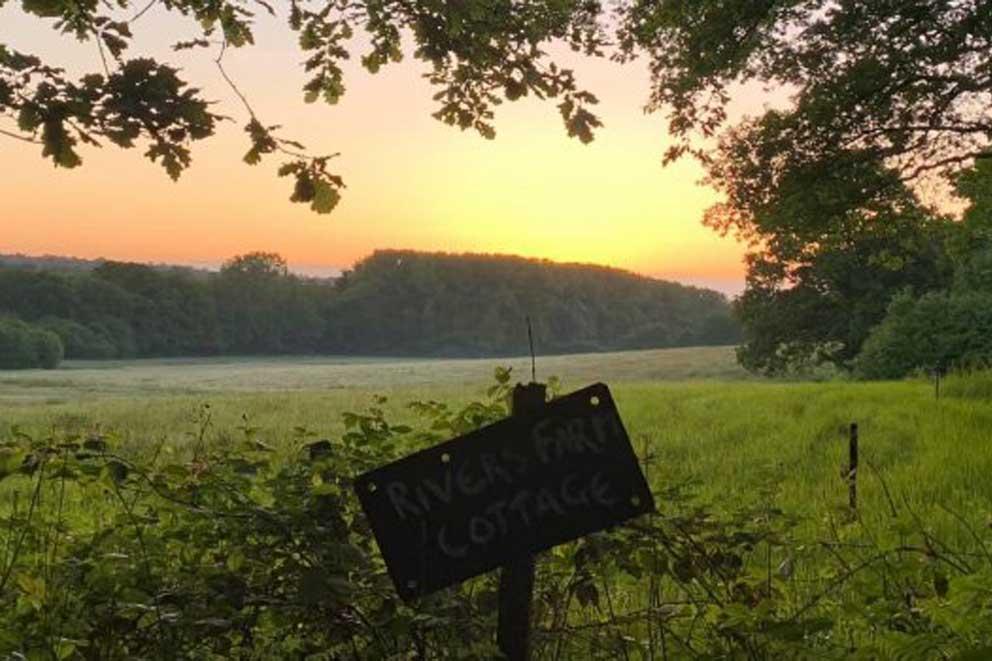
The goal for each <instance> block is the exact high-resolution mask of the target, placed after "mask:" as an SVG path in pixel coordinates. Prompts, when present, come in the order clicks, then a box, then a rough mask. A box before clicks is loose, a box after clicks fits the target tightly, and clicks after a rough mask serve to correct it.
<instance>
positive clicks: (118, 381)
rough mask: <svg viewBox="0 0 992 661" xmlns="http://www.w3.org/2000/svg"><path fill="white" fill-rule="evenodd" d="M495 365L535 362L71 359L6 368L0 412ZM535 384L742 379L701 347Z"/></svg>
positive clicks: (565, 370) (448, 374)
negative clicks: (45, 366)
mask: <svg viewBox="0 0 992 661" xmlns="http://www.w3.org/2000/svg"><path fill="white" fill-rule="evenodd" d="M495 365H506V366H510V367H512V368H513V370H514V374H515V375H517V377H518V378H519V379H521V380H529V377H530V360H529V359H528V358H505V359H503V358H494V359H464V360H440V359H395V358H393V359H391V358H353V357H320V358H198V359H196V358H195V359H158V360H130V361H66V362H65V363H64V364H63V367H61V368H60V369H58V370H55V371H44V370H27V371H2V370H0V405H8V406H11V405H16V404H39V403H40V404H45V405H52V404H63V403H78V402H80V401H87V402H89V401H92V400H94V399H101V398H106V397H150V396H162V395H164V396H174V395H201V394H211V395H212V394H215V393H219V392H282V391H301V390H308V391H331V390H339V389H348V390H377V391H387V390H397V389H407V390H408V389H412V388H422V387H428V388H430V387H436V386H464V385H479V384H482V383H485V382H487V381H488V380H489V378H490V377H491V376H492V371H493V367H494V366H495ZM537 368H538V378H547V377H548V376H551V375H554V376H558V377H559V378H561V379H562V380H563V381H564V382H566V383H571V384H578V383H587V382H590V381H595V380H599V381H606V382H615V381H625V382H628V381H673V380H699V379H726V380H739V379H743V378H746V376H747V375H746V373H745V372H744V371H743V370H742V369H741V368H740V367H739V366H738V365H737V364H736V362H735V360H734V352H733V349H732V348H730V347H700V348H687V349H664V350H653V351H629V352H620V353H599V354H580V355H572V356H548V357H541V358H539V359H538V361H537Z"/></svg>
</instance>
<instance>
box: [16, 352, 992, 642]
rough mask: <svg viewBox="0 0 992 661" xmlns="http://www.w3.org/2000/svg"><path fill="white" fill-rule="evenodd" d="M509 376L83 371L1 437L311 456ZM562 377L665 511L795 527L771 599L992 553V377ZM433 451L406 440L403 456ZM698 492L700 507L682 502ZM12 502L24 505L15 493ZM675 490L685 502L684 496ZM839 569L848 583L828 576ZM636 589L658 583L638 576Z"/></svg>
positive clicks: (724, 356) (678, 367)
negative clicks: (899, 560) (604, 387)
mask: <svg viewBox="0 0 992 661" xmlns="http://www.w3.org/2000/svg"><path fill="white" fill-rule="evenodd" d="M498 365H509V366H512V368H513V372H512V374H513V380H528V377H529V374H530V371H529V368H530V365H529V359H508V360H498V359H494V360H444V361H440V360H438V361H432V360H417V361H398V360H358V359H350V360H349V359H331V358H309V359H270V360H219V359H218V360H196V361H192V360H190V361H185V360H155V361H133V362H127V363H114V362H108V363H98V364H86V363H70V364H69V365H68V367H67V368H66V369H61V370H58V371H55V372H44V373H43V372H30V373H27V372H24V373H12V372H8V373H0V407H2V408H0V435H2V434H6V433H7V432H8V431H9V430H11V429H13V428H17V429H19V430H21V431H23V432H25V433H26V434H28V435H29V436H30V437H32V438H41V437H43V436H45V435H46V434H50V433H52V432H53V431H54V432H55V433H57V434H69V435H73V434H75V435H79V436H83V437H84V436H86V435H87V434H92V433H93V432H94V431H95V430H98V431H100V432H101V433H103V432H109V433H112V434H113V435H114V437H115V438H118V439H119V441H120V443H121V446H122V448H123V450H122V452H124V453H125V454H127V453H128V452H131V453H139V454H140V453H141V451H142V448H144V447H150V446H156V447H163V446H165V447H169V448H171V449H172V450H173V451H175V452H178V453H179V454H180V455H182V454H184V453H190V452H195V450H194V449H191V448H193V447H194V446H195V445H196V444H197V443H202V442H203V441H204V438H205V437H206V438H207V439H212V442H214V443H215V444H217V443H220V444H224V443H228V442H233V441H231V439H233V438H237V437H238V436H239V435H240V434H239V433H238V432H233V430H236V429H242V430H243V429H246V428H250V430H251V437H252V439H255V440H258V441H261V442H263V443H264V444H265V445H266V446H270V447H274V448H289V447H299V441H300V435H301V432H300V430H301V429H305V430H306V434H307V435H308V437H311V438H313V439H329V440H331V442H332V444H336V443H338V442H339V441H338V439H341V438H342V437H343V434H345V433H346V431H347V430H346V425H345V423H344V419H343V417H342V414H343V413H344V412H346V411H350V412H361V411H365V410H367V409H368V408H369V407H373V409H374V408H380V409H381V414H380V413H372V414H369V415H370V416H371V418H369V419H372V418H375V417H376V416H381V417H382V418H384V419H387V420H389V422H390V423H391V424H393V425H395V424H407V425H411V426H413V427H415V428H416V427H417V425H418V424H422V423H418V420H417V416H416V415H415V413H414V412H413V411H412V410H411V409H410V408H409V407H408V406H407V404H408V403H409V402H411V401H428V400H435V401H441V402H445V403H446V404H448V405H449V406H450V407H451V408H452V410H454V409H457V408H458V407H460V406H462V405H465V404H466V403H468V402H470V401H472V400H476V399H485V394H484V393H485V389H486V387H487V386H488V385H489V384H490V383H491V382H492V373H493V369H494V367H496V366H498ZM552 375H555V376H558V377H560V379H561V389H562V391H563V392H568V391H570V390H573V389H576V388H579V387H581V386H583V385H586V384H588V383H589V382H592V381H604V382H606V383H607V384H608V385H610V387H611V389H612V391H613V393H614V396H615V398H616V400H617V403H618V406H619V409H620V412H621V415H622V417H623V420H624V423H625V425H626V427H627V429H628V432H629V433H630V436H631V438H632V440H633V441H634V445H635V448H636V450H637V451H638V453H639V454H640V456H641V460H642V463H643V466H644V468H645V471H646V472H647V474H648V477H649V481H650V482H651V484H652V487H653V488H654V489H656V491H657V492H658V493H659V494H660V496H659V500H658V506H659V512H660V514H661V515H662V517H664V516H666V515H674V514H676V513H677V512H684V511H686V508H689V509H690V510H691V509H692V508H694V507H697V506H699V507H707V508H709V507H712V508H714V509H715V511H716V512H717V513H718V514H717V515H715V516H716V518H715V519H714V520H720V517H721V516H726V517H730V518H729V519H728V522H727V524H726V525H727V526H728V527H729V526H739V527H741V530H744V528H746V527H747V526H750V525H757V524H756V523H755V522H756V521H759V520H760V521H763V522H764V523H762V525H764V524H765V523H768V521H770V520H771V519H772V518H774V517H773V516H772V514H769V515H768V516H767V517H765V518H762V517H761V516H758V515H752V514H748V515H745V516H744V517H743V518H741V519H736V518H733V517H734V516H736V515H731V514H730V512H745V511H746V512H762V511H765V512H769V513H773V512H774V513H776V514H775V516H778V513H785V515H787V517H789V518H790V519H794V520H795V525H794V526H791V524H790V528H789V533H788V535H789V537H788V542H786V541H781V542H776V543H775V545H774V546H773V545H772V543H771V542H768V544H769V547H768V548H769V550H768V551H767V558H763V556H761V557H758V566H757V569H756V570H755V568H754V567H753V566H751V565H752V561H753V559H751V560H749V562H748V563H747V566H748V567H750V570H749V571H751V572H752V573H753V572H754V571H757V573H758V575H762V572H763V571H765V570H767V573H768V585H769V589H771V585H772V573H773V566H774V568H776V569H775V573H776V578H775V580H776V582H778V581H780V580H781V581H785V582H788V581H789V580H792V581H793V582H794V583H793V584H790V586H789V590H792V591H793V595H792V597H793V602H792V603H793V607H794V609H795V603H796V601H795V600H800V596H801V595H804V596H805V597H806V598H810V596H811V595H813V597H814V598H815V599H816V600H817V602H819V601H820V600H821V599H823V596H824V595H820V594H819V592H818V590H820V589H821V588H823V585H824V584H826V585H828V586H830V585H833V583H832V581H835V580H837V578H836V577H837V576H843V575H844V571H847V570H850V568H851V566H852V565H856V561H857V560H858V559H859V558H861V557H862V556H863V555H864V554H866V553H868V551H867V550H866V549H874V550H875V551H878V550H879V549H882V548H887V549H904V550H905V549H917V550H919V549H927V548H931V547H932V549H933V554H932V556H928V555H927V553H928V552H924V553H923V556H924V557H923V558H922V559H917V558H915V557H912V558H910V559H908V560H906V562H907V563H909V565H908V566H909V567H912V568H914V569H912V570H908V569H907V570H905V571H904V570H903V569H900V570H899V571H896V570H895V569H892V571H893V572H894V574H893V575H892V576H893V577H891V580H892V581H894V582H899V581H904V582H906V583H907V585H908V584H910V583H912V580H910V578H907V575H906V574H905V572H910V571H912V572H915V571H927V572H931V573H932V570H933V567H932V565H933V564H935V563H936V564H939V558H940V557H941V556H942V555H943V556H944V557H946V558H948V559H949V560H948V561H949V562H952V563H953V562H957V561H956V560H954V559H955V558H957V559H958V560H960V559H961V558H972V557H975V558H982V557H985V556H987V555H988V554H989V549H990V545H989V543H988V540H987V535H985V534H984V532H982V531H985V530H987V528H988V526H989V525H990V523H992V480H990V479H989V476H990V475H992V431H990V430H992V403H990V402H989V400H988V399H987V394H988V391H987V389H983V388H981V387H975V386H974V383H975V379H976V378H977V377H974V378H970V379H969V378H965V377H958V378H957V379H956V380H955V379H951V380H950V381H949V382H948V383H947V384H945V387H944V392H943V396H942V397H941V398H940V399H937V398H936V397H935V393H934V388H933V384H932V383H931V382H928V381H926V380H907V381H901V382H889V383H870V382H869V383H865V382H852V381H828V382H821V383H814V382H785V381H769V380H756V379H752V378H749V377H748V376H747V375H746V374H745V373H744V372H743V371H742V370H740V369H739V368H738V367H737V366H736V365H735V363H734V361H733V353H732V350H731V349H729V348H706V349H672V350H659V351H643V352H627V353H616V354H590V355H579V356H558V357H542V358H540V359H539V361H538V377H539V378H547V377H550V376H552ZM379 395H381V396H385V397H386V400H385V401H382V400H378V399H376V396H379ZM205 404H208V405H209V409H205V408H204V405H205ZM205 411H209V413H208V420H209V422H208V423H205V420H206V419H205V417H204V415H205V413H204V412H205ZM851 422H857V423H858V424H859V426H860V432H861V464H862V469H861V473H860V475H859V477H858V479H859V483H858V487H859V507H858V510H857V512H856V513H852V512H850V511H849V509H848V508H847V498H848V487H847V482H846V477H845V471H844V466H845V464H846V461H847V438H848V436H847V435H848V427H849V424H850V423H851ZM353 427H354V424H352V425H351V426H350V427H348V429H352V428H353ZM435 429H437V427H435ZM441 429H443V427H441ZM442 435H443V434H442ZM424 442H425V441H423V440H417V439H416V438H413V439H411V440H406V441H401V448H400V449H401V452H400V453H401V454H402V453H403V452H405V451H407V450H410V449H415V448H416V447H418V444H421V445H422V444H423V443H424ZM3 486H5V485H0V487H3ZM683 487H685V488H686V489H688V491H689V492H691V494H692V496H691V499H690V500H685V499H684V498H683V496H680V495H677V494H678V493H681V491H680V490H681V489H682V488H683ZM0 490H2V491H4V492H5V493H6V494H7V495H8V496H9V493H10V489H9V488H7V489H0ZM665 493H672V494H676V495H673V496H672V501H671V502H667V501H666V500H665V497H664V494H665ZM0 495H2V494H0ZM80 506H84V505H82V504H80ZM706 516H709V515H706ZM730 519H732V522H731V521H730ZM765 519H767V521H766V520H765ZM703 520H709V519H706V518H705V517H704V518H703V519H700V521H703ZM701 525H702V524H701ZM741 534H742V535H743V532H742V533H741ZM748 534H751V533H748ZM762 534H764V533H762ZM769 534H770V533H769ZM776 534H777V533H776ZM721 539H723V538H721ZM762 539H764V538H762ZM724 542H725V543H728V544H730V543H731V542H726V540H724ZM724 542H721V543H724ZM714 543H716V542H714ZM733 543H735V544H736V543H738V542H736V541H735V542H733ZM843 547H849V548H850V549H855V551H853V553H854V556H853V557H852V556H846V557H843V558H842V559H841V560H837V561H835V560H833V559H831V555H837V551H836V549H838V548H843ZM747 548H748V549H750V551H749V552H751V551H753V550H754V549H753V547H752V546H748V547H747ZM773 549H774V550H773ZM885 552H886V553H888V551H885ZM910 555H911V556H912V555H913V553H910ZM886 557H887V556H886ZM935 559H936V560H935ZM886 562H888V561H886ZM765 563H767V565H768V566H767V567H764V564H765ZM921 563H922V564H921ZM990 564H992V559H990ZM825 565H829V566H831V567H832V570H831V572H827V573H824V572H823V567H824V566H825ZM917 565H919V567H917ZM783 566H787V567H788V570H787V571H786V570H784V569H783ZM887 566H888V565H887ZM971 566H972V565H971V564H969V565H968V567H969V569H970V568H971ZM845 567H846V568H847V569H845ZM890 569H891V568H890ZM832 572H835V573H832ZM900 572H903V573H900ZM779 574H781V576H780V575H779ZM886 575H887V574H886V573H885V572H879V573H878V576H879V577H880V578H879V580H881V581H882V582H883V583H885V582H886V581H887V580H889V579H884V576H886ZM934 575H937V576H943V574H939V573H938V574H934ZM914 576H916V575H915V574H914ZM927 576H929V578H927V579H926V580H928V581H930V582H931V583H932V582H933V581H934V580H936V579H934V578H933V576H932V575H930V574H927ZM916 578H917V579H918V578H919V577H918V576H916ZM762 580H764V579H762ZM846 580H847V579H845V581H846ZM913 580H915V579H913ZM940 580H945V579H940ZM795 581H801V583H798V584H797V583H795ZM776 584H777V583H776ZM799 585H802V587H798V586H799ZM928 585H929V583H928ZM816 586H819V587H816ZM838 586H839V584H838V585H837V586H834V587H835V588H836V587H838ZM627 589H628V590H633V591H634V592H637V591H638V590H639V589H640V588H636V587H634V588H632V587H631V584H630V583H629V582H628V583H627ZM833 589H834V588H831V594H830V599H827V600H825V601H826V602H829V604H830V608H832V609H837V608H850V607H851V604H850V598H851V595H850V594H848V596H847V597H844V598H841V597H837V600H836V601H832V599H833V597H834V595H833V594H832V591H833ZM859 589H860V588H859ZM864 589H867V588H864ZM886 589H888V588H886ZM914 589H915V588H914ZM783 590H785V587H783ZM842 592H843V591H842V590H838V593H842ZM848 592H850V591H848ZM924 596H925V595H922V594H921V595H919V597H920V599H922V598H923V597H924ZM930 596H932V595H930ZM617 599H618V600H619V601H618V603H619V602H622V601H623V599H621V598H620V597H617ZM631 599H632V601H631V603H633V601H636V599H633V598H631ZM724 606H725V605H724ZM724 606H721V608H723V607H724ZM913 607H914V608H917V609H918V607H917V606H915V605H914V606H913ZM611 608H612V606H611ZM618 608H619V606H618ZM566 610H567V607H566ZM721 612H722V611H721ZM582 617H584V618H590V617H592V616H591V615H590V614H589V613H586V614H585V615H580V619H581V618H582ZM613 619H614V624H615V620H616V618H613ZM766 624H767V623H766ZM720 626H724V625H723V624H721V625H720ZM741 626H743V625H741ZM755 626H757V625H755ZM962 626H963V625H962ZM968 626H972V625H968ZM973 628H974V627H973ZM628 633H629V632H628ZM835 633H836V632H835ZM862 634H863V632H862ZM852 635H853V634H852ZM859 635H861V634H859ZM974 635H975V637H976V638H975V639H976V640H978V641H979V642H981V641H983V640H985V639H984V638H981V637H980V636H978V634H974ZM624 644H625V645H626V643H624ZM687 644H688V643H687ZM928 649H929V648H928ZM948 649H956V648H953V647H949V648H948ZM625 653H626V652H625ZM607 656H608V655H607ZM563 658H568V657H567V656H566V657H563ZM604 658H606V657H604ZM645 658H647V656H645ZM659 658H660V657H659ZM673 658H679V655H676V656H675V657H673ZM868 658H880V657H868ZM917 658H938V657H931V656H928V653H922V655H921V656H918V657H917ZM976 658H977V657H976Z"/></svg>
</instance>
